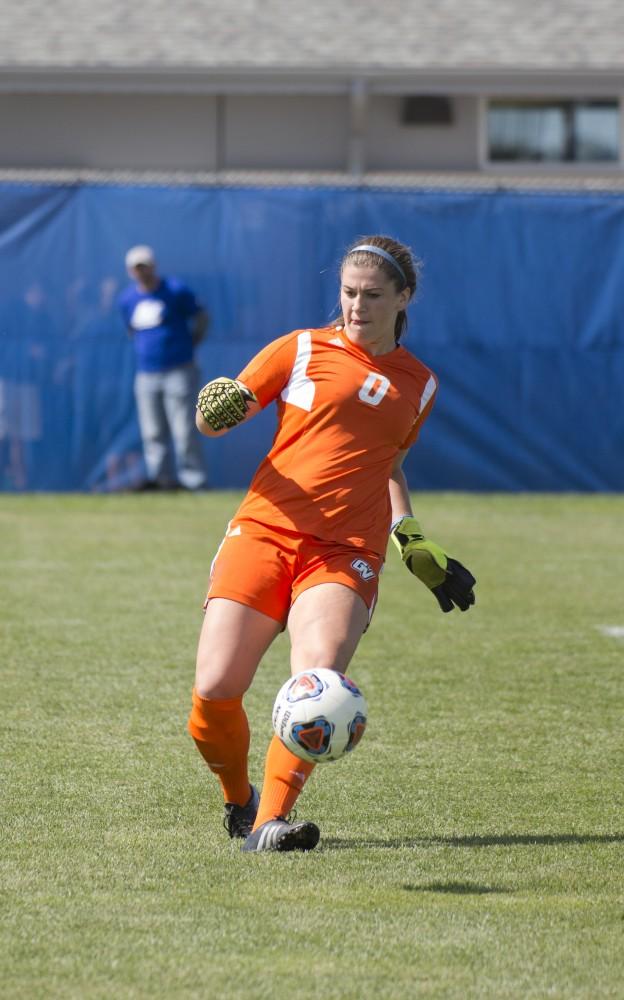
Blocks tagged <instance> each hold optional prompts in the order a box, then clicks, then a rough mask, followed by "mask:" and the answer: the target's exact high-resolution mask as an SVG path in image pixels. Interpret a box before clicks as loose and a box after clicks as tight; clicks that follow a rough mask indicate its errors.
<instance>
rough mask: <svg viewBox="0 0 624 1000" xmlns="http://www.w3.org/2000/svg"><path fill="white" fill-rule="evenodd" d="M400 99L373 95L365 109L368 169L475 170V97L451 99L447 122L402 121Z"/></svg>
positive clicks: (476, 116)
mask: <svg viewBox="0 0 624 1000" xmlns="http://www.w3.org/2000/svg"><path fill="white" fill-rule="evenodd" d="M401 105H402V98H401V97H398V96H387V97H386V96H373V97H372V98H371V101H370V104H369V109H368V123H367V137H366V154H365V156H366V164H367V169H368V170H476V169H477V168H478V165H479V142H478V100H477V98H476V97H459V96H456V97H453V98H451V108H452V123H451V124H449V125H407V124H402V122H401Z"/></svg>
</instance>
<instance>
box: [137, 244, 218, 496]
mask: <svg viewBox="0 0 624 1000" xmlns="http://www.w3.org/2000/svg"><path fill="white" fill-rule="evenodd" d="M126 269H127V271H128V274H129V276H130V277H131V278H132V279H133V284H132V285H129V286H128V287H127V288H126V289H125V290H124V291H123V292H122V293H121V296H120V299H119V305H120V309H121V312H122V315H123V318H124V320H125V322H126V325H127V327H128V330H129V333H130V335H131V337H132V339H133V342H134V348H135V353H136V363H137V365H136V375H135V381H134V392H135V398H136V404H137V411H138V417H139V427H140V430H141V438H142V442H143V452H144V456H145V464H146V467H147V481H146V482H145V483H144V484H143V485H142V487H141V488H142V489H174V488H175V487H176V486H182V487H184V488H185V489H188V490H199V489H202V488H204V487H205V486H206V473H205V469H204V463H203V459H202V451H201V444H200V437H199V435H198V433H197V430H196V427H195V403H196V399H197V392H198V388H199V384H198V382H199V380H198V373H197V369H196V367H195V363H194V354H195V347H196V346H197V344H198V343H199V342H200V340H202V338H203V337H204V335H205V333H206V329H207V327H208V315H207V313H206V311H205V309H203V308H202V306H200V305H199V303H198V302H197V300H196V298H195V295H194V294H193V292H192V291H191V290H190V288H188V287H187V286H186V285H184V284H183V283H182V282H181V281H179V280H178V279H177V278H167V277H161V276H160V275H159V274H158V271H157V266H156V258H155V256H154V251H153V250H152V248H151V247H148V246H135V247H132V248H131V249H130V250H128V252H127V254H126ZM172 445H173V450H172Z"/></svg>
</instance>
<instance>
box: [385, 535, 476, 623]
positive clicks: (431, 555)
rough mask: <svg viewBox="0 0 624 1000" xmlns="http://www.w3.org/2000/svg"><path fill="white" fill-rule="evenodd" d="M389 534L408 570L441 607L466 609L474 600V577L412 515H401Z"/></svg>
mask: <svg viewBox="0 0 624 1000" xmlns="http://www.w3.org/2000/svg"><path fill="white" fill-rule="evenodd" d="M390 537H391V538H392V541H393V542H394V544H395V545H396V547H397V548H398V550H399V552H400V553H401V559H402V560H403V562H404V563H405V565H406V566H407V568H408V569H409V571H410V573H413V574H414V576H417V577H418V579H419V580H422V582H423V583H424V584H425V586H426V587H429V590H431V591H432V593H433V594H434V595H435V597H436V599H437V601H438V604H439V605H440V608H441V609H442V611H445V612H446V611H452V610H453V608H454V607H455V606H457V607H458V608H459V609H460V611H467V610H468V608H469V607H470V606H471V605H473V604H474V602H475V595H474V591H473V589H472V588H473V587H474V585H475V583H476V582H477V581H476V580H475V578H474V576H473V575H472V573H470V572H469V571H468V570H467V569H466V567H465V566H462V564H461V563H460V562H457V559H452V558H451V557H450V556H447V554H446V552H445V551H444V549H441V548H440V546H439V545H436V543H435V542H430V541H429V540H428V539H426V538H425V536H424V535H423V533H422V529H421V527H420V524H419V523H418V521H417V520H416V518H415V517H409V516H406V517H402V518H401V520H400V521H399V522H398V523H397V524H395V526H394V528H393V529H392V531H391V533H390Z"/></svg>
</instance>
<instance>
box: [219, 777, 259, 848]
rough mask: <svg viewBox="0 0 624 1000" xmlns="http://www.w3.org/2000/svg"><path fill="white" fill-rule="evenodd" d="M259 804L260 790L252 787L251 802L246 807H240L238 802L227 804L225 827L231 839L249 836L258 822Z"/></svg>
mask: <svg viewBox="0 0 624 1000" xmlns="http://www.w3.org/2000/svg"><path fill="white" fill-rule="evenodd" d="M259 802H260V795H259V794H258V789H257V788H254V786H253V785H251V795H250V796H249V801H248V802H247V803H246V804H245V805H244V806H239V805H237V804H236V802H226V803H225V816H224V817H223V825H224V827H225V829H226V830H227V832H228V833H229V835H230V837H240V838H242V839H244V838H245V837H248V836H249V834H250V833H251V831H252V829H253V825H254V823H255V822H256V813H257V812H258V803H259Z"/></svg>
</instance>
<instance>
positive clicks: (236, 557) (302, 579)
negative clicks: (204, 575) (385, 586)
mask: <svg viewBox="0 0 624 1000" xmlns="http://www.w3.org/2000/svg"><path fill="white" fill-rule="evenodd" d="M382 566H383V559H382V558H381V556H380V555H378V554H377V553H376V552H371V551H370V550H369V549H359V548H355V547H354V546H351V545H340V544H339V543H337V542H324V541H322V540H321V539H319V538H314V537H313V536H311V535H298V534H295V533H294V532H285V531H275V530H273V529H272V528H269V527H266V526H265V525H262V524H258V523H257V522H255V521H238V522H237V523H236V525H235V526H233V527H232V526H230V527H229V528H228V531H227V534H226V536H225V538H224V539H223V541H222V542H221V545H220V546H219V549H218V551H217V554H216V556H215V558H214V561H213V563H212V567H211V571H210V585H209V588H208V594H207V596H206V602H208V601H209V600H210V599H211V598H212V597H226V598H228V599H229V600H231V601H238V602H239V603H240V604H246V605H247V606H248V607H250V608H255V610H256V611H261V612H262V613H263V614H265V615H268V616H269V617H270V618H275V620H276V621H278V622H280V623H281V624H282V625H285V624H286V619H287V617H288V612H289V610H290V607H291V605H292V604H293V603H294V601H295V600H296V599H297V597H298V596H299V594H301V593H302V592H303V591H304V590H308V589H309V588H310V587H316V586H317V585H318V584H319V583H342V584H344V586H345V587H350V588H351V590H355V591H356V593H358V594H359V595H360V597H361V598H362V600H363V601H364V603H365V604H366V607H367V608H368V619H369V621H370V619H371V617H372V614H373V610H374V607H375V603H376V601H377V589H378V583H379V573H380V572H381V568H382Z"/></svg>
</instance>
